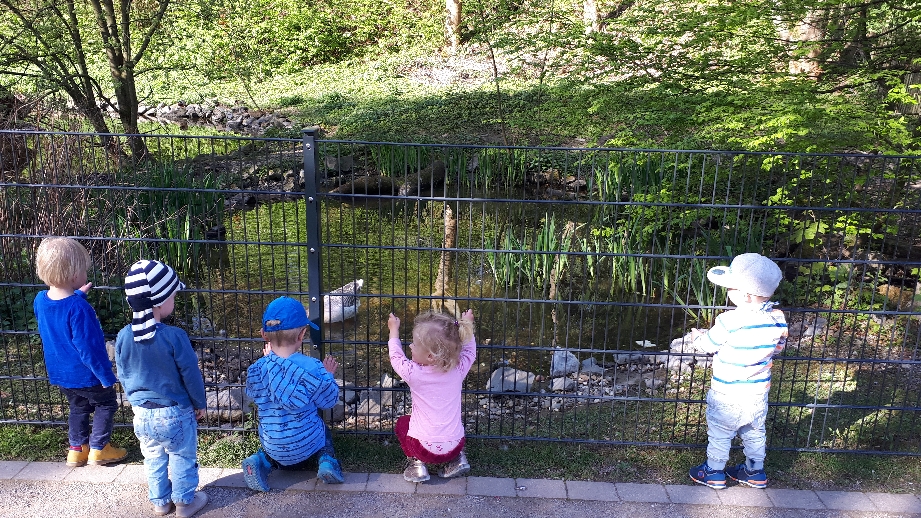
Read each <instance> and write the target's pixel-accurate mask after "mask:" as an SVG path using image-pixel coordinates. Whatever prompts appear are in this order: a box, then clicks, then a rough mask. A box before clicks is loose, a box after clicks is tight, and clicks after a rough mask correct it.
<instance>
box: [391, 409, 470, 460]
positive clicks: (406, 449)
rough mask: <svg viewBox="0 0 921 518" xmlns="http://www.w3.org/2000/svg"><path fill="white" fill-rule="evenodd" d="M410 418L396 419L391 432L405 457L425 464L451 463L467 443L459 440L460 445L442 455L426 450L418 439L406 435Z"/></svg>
mask: <svg viewBox="0 0 921 518" xmlns="http://www.w3.org/2000/svg"><path fill="white" fill-rule="evenodd" d="M411 417H412V414H408V415H404V416H401V417H400V418H399V419H397V423H396V425H395V426H394V427H393V431H394V433H395V434H396V435H397V440H399V441H400V447H401V448H403V453H405V454H406V456H407V457H412V458H414V459H419V460H421V461H422V462H424V463H426V464H442V463H445V462H451V461H452V460H454V459H456V458H457V456H458V455H460V454H461V451H463V449H464V443H465V442H467V438H466V437H465V438H463V439H461V441H460V443H458V445H457V446H455V447H454V449H453V450H451V451H449V452H447V453H444V454H442V455H439V454H437V453H432V452H430V451H428V450H426V449H425V447H424V446H422V444H421V443H420V442H419V440H418V439H416V438H414V437H410V436H409V435H408V434H409V420H410V418H411Z"/></svg>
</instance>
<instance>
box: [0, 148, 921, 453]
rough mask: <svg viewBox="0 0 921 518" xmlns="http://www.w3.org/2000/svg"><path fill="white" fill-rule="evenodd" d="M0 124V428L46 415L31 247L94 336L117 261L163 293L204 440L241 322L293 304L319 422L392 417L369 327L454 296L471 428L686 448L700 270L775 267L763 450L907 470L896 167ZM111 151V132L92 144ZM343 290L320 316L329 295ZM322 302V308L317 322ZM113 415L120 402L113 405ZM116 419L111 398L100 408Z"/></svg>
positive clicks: (374, 424) (707, 304) (255, 339)
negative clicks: (47, 240)
mask: <svg viewBox="0 0 921 518" xmlns="http://www.w3.org/2000/svg"><path fill="white" fill-rule="evenodd" d="M110 137H111V138H109V139H105V140H103V139H100V138H99V136H98V135H92V134H78V133H45V132H11V131H4V132H0V188H2V189H0V252H2V261H0V344H2V356H0V422H3V423H45V424H64V423H65V422H66V412H67V404H66V402H65V401H64V399H63V398H62V396H61V395H60V394H59V392H58V391H57V390H56V389H54V388H53V387H50V386H49V384H48V382H47V377H46V373H45V368H44V359H43V357H42V353H41V342H40V340H39V338H38V335H37V331H36V329H35V322H34V317H33V315H32V308H31V303H32V298H33V297H34V295H35V294H36V293H37V292H38V291H39V290H41V289H43V285H42V284H41V282H40V281H39V280H38V279H37V278H36V276H35V274H34V251H35V248H36V247H37V245H38V243H39V241H40V240H41V238H42V237H44V236H48V235H67V236H73V237H76V238H77V239H79V240H80V241H81V242H82V243H83V244H84V245H85V246H86V247H87V248H88V249H89V250H90V253H91V255H92V256H93V259H94V266H93V270H92V272H91V275H90V280H91V281H92V282H94V285H95V286H94V289H93V290H92V292H91V294H90V300H91V302H92V303H93V306H94V308H95V309H96V311H97V314H98V315H99V317H100V320H101V322H102V324H103V329H104V331H105V332H106V335H107V337H109V338H110V339H111V338H113V337H114V335H115V333H116V332H117V331H118V329H120V328H121V327H123V326H124V325H125V324H126V323H127V322H128V320H129V315H130V312H129V311H128V308H127V306H126V304H125V302H124V293H123V291H122V284H123V280H124V274H125V272H126V270H127V267H128V266H129V265H130V264H131V263H132V262H134V261H135V260H136V259H138V258H141V257H144V258H156V259H160V260H163V261H165V262H167V263H168V264H170V265H172V266H174V267H175V268H176V269H177V271H178V272H179V274H180V276H181V277H182V279H183V280H184V282H185V283H186V284H187V285H188V287H189V288H188V290H187V294H186V295H184V296H182V297H180V298H179V299H178V300H177V309H176V312H175V316H174V318H173V323H174V324H176V325H179V326H181V327H183V328H185V329H186V330H187V331H188V332H189V334H190V336H191V337H192V341H193V344H194V346H195V348H196V350H197V352H198V354H199V357H200V359H201V365H202V371H203V373H204V376H205V381H206V385H207V388H208V393H209V411H208V417H207V419H206V421H205V424H203V428H212V429H248V428H250V427H251V425H252V424H254V423H253V419H254V415H253V413H252V410H251V407H250V405H249V401H248V399H247V398H246V396H245V394H244V391H243V386H244V385H245V374H246V368H247V367H248V366H249V364H250V363H252V362H253V361H255V359H257V358H258V357H259V356H261V354H262V343H261V339H260V338H259V332H258V331H259V325H260V316H261V314H262V310H263V309H264V308H265V305H266V304H267V303H268V302H269V301H270V300H271V299H273V298H275V297H276V296H279V295H282V294H285V295H290V296H293V297H297V298H299V299H301V300H302V301H304V303H305V305H306V306H307V307H308V310H309V312H310V315H311V318H312V319H313V320H314V321H316V322H318V323H320V324H321V331H319V332H312V334H311V342H312V343H313V344H314V346H313V347H311V346H310V345H309V344H308V345H305V349H306V350H307V351H309V352H312V353H313V354H317V355H319V354H333V355H335V356H336V357H337V358H338V360H339V363H340V365H341V368H340V371H339V372H338V374H337V376H338V377H339V378H340V380H341V382H342V385H343V388H344V390H343V391H341V392H342V396H343V397H342V401H341V402H340V404H339V405H338V406H337V408H336V409H334V411H333V412H332V413H331V415H330V416H329V418H330V420H331V422H332V423H333V425H334V427H335V428H336V429H337V430H338V431H339V432H340V433H356V434H368V435H381V434H391V433H392V429H393V423H394V421H395V419H396V417H398V416H399V415H402V414H404V413H407V412H408V411H409V408H410V407H409V405H410V402H409V393H408V389H407V388H406V387H405V386H404V385H403V384H402V383H401V382H400V381H399V380H398V379H394V375H393V372H392V370H391V369H390V366H389V360H388V358H387V354H386V340H387V328H386V321H387V315H388V314H389V313H390V312H394V313H396V314H397V315H399V316H400V317H401V318H402V320H403V321H404V323H405V324H404V326H403V334H404V336H403V340H404V342H405V343H408V342H409V341H410V339H411V335H410V331H411V322H412V317H413V316H414V315H415V314H417V313H419V312H421V311H424V310H426V309H439V310H443V311H449V312H459V311H462V310H464V309H467V308H473V309H474V311H475V314H476V318H477V338H478V345H479V348H478V357H477V361H476V363H475V364H474V366H473V368H472V369H471V372H470V374H469V375H468V377H467V379H466V381H465V385H464V396H463V405H464V408H463V416H464V422H465V426H466V430H467V433H468V435H469V436H471V437H482V438H503V439H528V440H549V441H572V442H592V443H609V444H636V445H665V446H690V447H701V446H703V445H704V444H705V443H706V422H705V416H704V407H705V400H704V396H705V393H706V389H707V388H708V386H709V366H710V358H709V357H708V356H706V355H704V354H700V353H698V352H696V351H693V350H692V349H691V348H690V347H689V345H688V344H686V343H684V341H683V337H684V336H685V335H686V334H687V333H688V332H689V330H690V329H691V328H692V327H697V328H706V327H709V325H710V324H711V323H712V321H713V318H714V317H715V315H716V314H718V313H719V312H720V311H722V310H724V309H725V308H726V304H727V301H726V297H725V293H724V292H722V291H720V290H719V289H715V287H714V286H712V285H711V284H710V283H709V282H708V281H707V280H706V271H707V269H708V268H710V267H712V266H714V265H717V264H726V263H727V262H728V261H729V260H730V259H731V257H732V256H734V255H736V254H738V253H742V252H747V251H755V252H760V253H763V254H765V255H767V256H769V257H771V258H773V259H775V261H777V262H778V264H779V265H780V266H781V268H782V270H783V272H784V281H783V282H782V283H781V287H780V289H779V290H778V292H777V294H776V296H775V300H777V301H779V302H780V303H781V305H780V306H779V307H780V308H781V309H783V310H784V312H785V314H786V316H787V320H788V322H789V324H790V330H791V339H790V340H789V342H788V344H787V348H786V350H785V351H784V352H783V353H782V355H781V356H779V357H777V358H776V359H775V363H774V368H773V381H772V386H771V396H770V412H769V417H768V445H769V447H770V448H772V449H776V450H801V451H810V450H815V451H850V452H878V453H892V454H910V455H917V454H919V452H921V448H919V444H918V443H919V439H918V438H919V437H921V433H919V432H921V423H919V411H921V382H919V381H918V380H919V379H921V376H919V372H921V356H919V345H921V281H919V278H921V157H910V156H888V155H873V154H779V153H747V152H730V151H673V150H627V149H569V148H525V147H487V146H448V145H423V144H396V143H374V142H351V141H336V140H318V139H316V137H315V135H313V134H312V133H309V132H305V133H304V134H303V138H301V139H280V138H278V139H268V138H243V137H189V136H153V135H145V136H143V137H142V138H143V140H144V142H145V144H146V148H147V149H148V150H149V151H150V155H149V156H148V157H146V158H145V159H144V160H139V161H132V160H131V159H130V158H127V157H126V156H125V155H124V154H123V153H121V152H119V144H120V143H122V142H123V141H124V140H125V138H126V136H124V135H111V136H110ZM113 142H114V144H113ZM358 279H361V280H362V287H361V290H360V292H359V293H358V300H359V304H358V308H357V310H356V311H355V314H354V316H351V315H347V316H348V318H346V319H344V321H336V320H342V319H341V318H336V317H337V316H340V317H341V316H342V315H341V314H339V315H337V314H336V312H337V311H341V308H340V305H339V304H338V303H339V300H340V299H339V298H337V297H335V293H332V294H331V293H330V292H333V291H334V290H335V289H336V288H339V287H341V286H347V285H348V284H349V283H351V282H352V281H355V280H358ZM330 308H333V311H332V313H333V314H331V315H324V311H326V312H327V313H330V311H329V310H330ZM126 405H127V403H126ZM117 420H118V422H119V423H120V424H121V425H124V426H128V425H130V422H131V415H130V409H129V407H127V406H126V407H125V408H124V409H123V410H121V411H120V413H119V414H118V417H117Z"/></svg>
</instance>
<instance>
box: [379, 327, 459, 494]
mask: <svg viewBox="0 0 921 518" xmlns="http://www.w3.org/2000/svg"><path fill="white" fill-rule="evenodd" d="M387 327H388V328H389V329H390V340H389V342H388V345H389V348H390V364H391V365H392V366H393V370H394V371H396V373H397V374H399V376H400V377H401V378H403V381H405V382H406V384H407V385H409V390H410V394H411V395H412V413H411V414H409V415H404V416H402V417H400V418H399V419H397V422H396V426H395V429H394V432H395V433H396V435H397V438H398V439H399V441H400V446H401V447H402V448H403V452H404V453H405V454H406V457H407V464H408V466H407V468H406V470H405V471H403V478H405V479H406V480H407V481H408V482H424V481H426V480H428V479H429V471H428V468H427V467H426V464H440V465H442V466H441V469H440V470H439V473H438V474H439V476H441V477H443V478H451V477H457V476H461V475H464V474H466V473H467V472H468V471H470V464H469V463H468V462H467V456H466V455H464V442H465V439H464V424H463V423H462V422H461V386H462V384H463V382H464V378H465V377H466V376H467V372H468V371H470V366H471V365H473V361H474V360H475V359H476V342H475V341H474V323H473V310H469V309H468V310H467V311H466V312H464V314H463V315H461V318H460V320H455V319H454V317H453V316H450V315H448V314H446V313H439V312H435V311H427V312H425V313H422V314H420V315H418V316H417V317H416V319H415V321H414V324H413V341H412V343H411V344H409V350H410V353H411V355H412V359H410V358H407V357H406V354H405V353H404V352H403V344H402V342H401V341H400V319H399V318H398V317H397V316H396V315H394V314H393V313H391V314H390V319H389V320H388V321H387Z"/></svg>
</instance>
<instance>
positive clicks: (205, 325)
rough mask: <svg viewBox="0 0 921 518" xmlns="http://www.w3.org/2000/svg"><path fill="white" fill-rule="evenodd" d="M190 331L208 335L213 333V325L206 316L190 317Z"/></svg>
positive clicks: (199, 334)
mask: <svg viewBox="0 0 921 518" xmlns="http://www.w3.org/2000/svg"><path fill="white" fill-rule="evenodd" d="M191 324H192V333H193V334H196V335H198V336H210V335H212V334H214V325H213V324H211V319H209V318H208V317H192V318H191Z"/></svg>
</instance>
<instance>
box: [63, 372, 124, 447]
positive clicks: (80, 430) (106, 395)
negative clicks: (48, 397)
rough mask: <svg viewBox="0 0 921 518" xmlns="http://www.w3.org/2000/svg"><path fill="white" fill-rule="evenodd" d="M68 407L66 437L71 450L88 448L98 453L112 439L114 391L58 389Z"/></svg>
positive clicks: (115, 400)
mask: <svg viewBox="0 0 921 518" xmlns="http://www.w3.org/2000/svg"><path fill="white" fill-rule="evenodd" d="M59 388H60V389H61V392H62V393H63V394H64V396H65V397H66V398H67V401H68V402H69V403H70V417H68V418H67V424H68V426H69V428H70V429H69V430H68V436H69V438H70V445H71V446H75V447H78V448H79V447H80V446H83V445H84V444H89V445H90V448H93V449H96V450H101V449H102V448H104V447H105V445H106V444H109V439H110V438H111V437H112V421H113V419H114V418H115V412H116V411H117V410H118V399H117V398H116V396H115V388H114V387H109V388H104V387H103V386H102V385H96V386H95V387H86V388H77V389H73V388H64V387H59ZM90 414H93V431H92V435H91V434H90Z"/></svg>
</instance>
